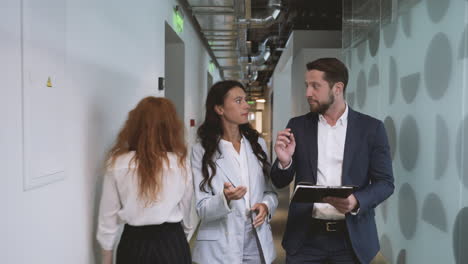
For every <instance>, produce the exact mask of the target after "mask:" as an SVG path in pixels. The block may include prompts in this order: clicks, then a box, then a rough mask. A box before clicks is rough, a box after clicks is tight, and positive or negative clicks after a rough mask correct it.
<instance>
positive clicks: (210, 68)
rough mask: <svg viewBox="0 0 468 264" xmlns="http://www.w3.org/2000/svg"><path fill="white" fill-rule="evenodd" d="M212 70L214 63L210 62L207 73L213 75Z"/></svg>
mask: <svg viewBox="0 0 468 264" xmlns="http://www.w3.org/2000/svg"><path fill="white" fill-rule="evenodd" d="M214 69H215V65H214V62H213V61H210V64H208V71H209V72H210V73H213V71H214Z"/></svg>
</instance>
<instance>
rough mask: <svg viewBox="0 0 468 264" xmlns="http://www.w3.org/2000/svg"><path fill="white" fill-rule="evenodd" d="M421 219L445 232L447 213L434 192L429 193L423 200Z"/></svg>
mask: <svg viewBox="0 0 468 264" xmlns="http://www.w3.org/2000/svg"><path fill="white" fill-rule="evenodd" d="M422 219H423V220H424V221H425V222H427V223H429V224H431V225H432V226H434V227H435V228H437V229H439V230H441V231H444V232H447V231H448V230H447V214H446V213H445V208H444V205H443V204H442V200H441V199H440V197H439V196H437V194H435V193H430V194H429V195H428V196H427V197H426V199H425V200H424V204H423V208H422Z"/></svg>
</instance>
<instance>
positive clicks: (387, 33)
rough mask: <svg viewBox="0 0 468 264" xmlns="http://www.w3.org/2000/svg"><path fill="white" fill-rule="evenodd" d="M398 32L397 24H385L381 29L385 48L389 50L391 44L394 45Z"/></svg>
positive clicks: (395, 22)
mask: <svg viewBox="0 0 468 264" xmlns="http://www.w3.org/2000/svg"><path fill="white" fill-rule="evenodd" d="M397 31H398V23H397V21H394V22H392V23H389V24H387V25H386V26H385V27H384V29H383V39H384V44H385V47H387V48H391V47H392V46H393V43H395V39H396V35H397Z"/></svg>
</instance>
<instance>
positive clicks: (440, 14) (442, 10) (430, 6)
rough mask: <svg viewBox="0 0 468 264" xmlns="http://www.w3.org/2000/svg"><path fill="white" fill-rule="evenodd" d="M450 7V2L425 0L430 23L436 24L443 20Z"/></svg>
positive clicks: (445, 0) (448, 0) (446, 0)
mask: <svg viewBox="0 0 468 264" xmlns="http://www.w3.org/2000/svg"><path fill="white" fill-rule="evenodd" d="M449 5H450V0H443V1H440V0H427V5H426V7H427V12H428V14H429V18H430V19H431V21H432V22H434V23H438V22H440V21H441V20H442V18H444V16H445V14H446V13H447V9H448V7H449Z"/></svg>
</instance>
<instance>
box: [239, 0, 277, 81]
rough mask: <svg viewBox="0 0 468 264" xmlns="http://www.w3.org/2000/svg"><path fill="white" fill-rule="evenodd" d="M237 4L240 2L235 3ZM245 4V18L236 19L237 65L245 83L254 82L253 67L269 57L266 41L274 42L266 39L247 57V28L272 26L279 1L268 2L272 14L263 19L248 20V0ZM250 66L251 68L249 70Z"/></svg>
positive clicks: (255, 73) (249, 8)
mask: <svg viewBox="0 0 468 264" xmlns="http://www.w3.org/2000/svg"><path fill="white" fill-rule="evenodd" d="M236 2H237V3H239V2H242V1H236ZM243 2H244V4H245V14H246V15H245V17H244V18H240V19H238V27H239V31H238V32H239V33H238V36H239V38H238V40H237V47H238V55H239V59H238V63H239V65H240V66H241V74H240V76H241V77H242V81H243V82H246V83H252V82H254V81H255V80H256V79H257V77H258V70H256V68H255V69H254V68H253V67H258V66H260V65H262V64H264V63H265V62H266V61H267V60H268V59H269V58H270V56H271V51H270V48H269V47H268V46H267V43H268V41H270V40H274V39H275V38H274V37H268V38H267V39H265V41H264V42H263V43H262V44H261V45H260V46H259V52H258V53H257V54H254V55H253V56H249V54H248V47H247V29H248V28H266V27H270V26H271V25H273V24H274V23H275V21H276V19H277V18H278V16H279V14H280V12H281V9H280V8H281V0H270V1H269V3H268V6H269V7H271V8H274V9H275V10H274V11H273V13H272V14H271V15H270V16H268V17H266V18H263V19H258V18H250V16H247V15H248V14H250V13H251V6H250V1H249V0H244V1H243ZM251 66H253V67H252V68H251Z"/></svg>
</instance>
